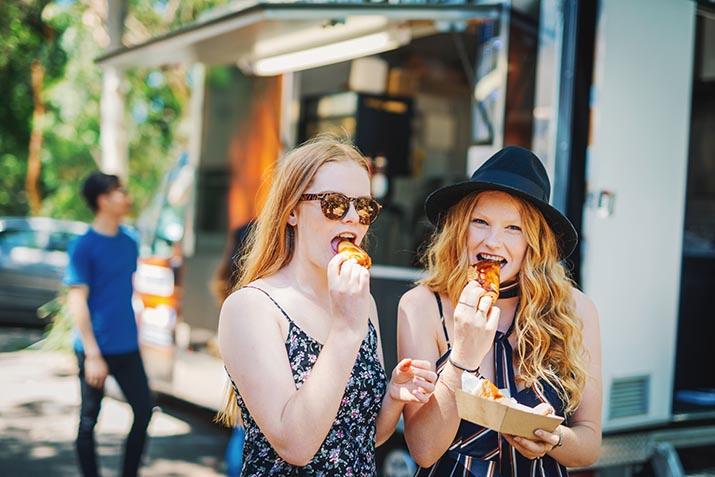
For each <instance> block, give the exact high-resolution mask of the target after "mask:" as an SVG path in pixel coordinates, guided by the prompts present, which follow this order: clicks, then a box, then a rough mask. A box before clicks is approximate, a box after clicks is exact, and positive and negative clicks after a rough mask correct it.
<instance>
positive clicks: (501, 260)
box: [477, 253, 507, 268]
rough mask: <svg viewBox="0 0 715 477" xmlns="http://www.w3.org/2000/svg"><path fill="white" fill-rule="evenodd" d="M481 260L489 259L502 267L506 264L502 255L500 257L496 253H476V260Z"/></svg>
mask: <svg viewBox="0 0 715 477" xmlns="http://www.w3.org/2000/svg"><path fill="white" fill-rule="evenodd" d="M482 260H489V261H492V262H498V263H499V266H500V267H501V268H504V267H505V266H506V264H507V261H506V259H504V258H502V257H500V256H498V255H490V254H488V253H478V254H477V261H478V262H481V261H482Z"/></svg>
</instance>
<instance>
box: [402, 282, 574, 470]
mask: <svg viewBox="0 0 715 477" xmlns="http://www.w3.org/2000/svg"><path fill="white" fill-rule="evenodd" d="M435 296H436V297H437V305H438V307H439V315H440V320H441V322H442V329H443V330H444V336H445V338H446V339H447V348H448V349H447V352H446V353H445V354H444V355H443V356H442V357H440V359H439V360H438V361H437V373H441V371H442V369H443V368H444V366H445V365H446V364H447V358H448V357H449V353H450V352H451V349H452V348H451V345H450V342H449V335H448V334H447V327H446V326H445V322H444V313H443V311H442V301H441V300H440V298H439V294H437V293H435ZM513 329H514V324H513V323H512V325H511V327H510V328H509V330H508V331H507V332H506V333H502V332H497V335H496V337H495V338H494V363H495V368H496V379H495V381H496V382H495V384H496V386H497V387H498V388H499V389H508V390H509V393H510V394H511V396H513V397H514V398H515V399H516V400H517V401H518V402H520V403H521V404H525V405H527V406H532V407H533V406H536V405H537V404H540V403H542V402H548V403H549V404H550V405H551V406H552V407H553V408H554V409H555V410H556V413H557V414H559V415H561V416H563V415H564V403H563V402H562V401H561V399H560V398H559V396H558V393H557V392H556V390H555V389H554V388H553V387H551V386H549V385H548V384H547V383H545V382H542V386H543V388H544V392H543V393H539V392H538V391H537V389H535V388H534V387H529V388H525V389H522V390H521V391H517V387H516V382H515V380H514V366H513V364H512V348H511V345H510V344H509V339H508V338H509V335H510V334H511V333H512V331H513ZM564 424H565V425H566V423H565V422H564ZM567 475H568V472H567V470H566V467H564V466H562V465H560V464H559V463H558V462H556V461H555V460H554V459H553V458H551V457H550V456H548V455H546V456H544V457H542V458H539V459H533V460H532V459H527V458H526V457H524V456H523V455H521V454H520V453H519V452H517V451H516V449H513V448H512V447H511V446H510V445H509V443H508V442H507V440H506V439H504V438H503V437H502V436H501V435H500V434H499V433H498V432H496V431H493V430H491V429H487V428H485V427H482V426H480V425H478V424H474V423H471V422H468V421H464V420H462V421H461V422H460V424H459V428H458V430H457V435H456V436H455V437H454V440H453V441H452V444H451V445H450V446H449V450H447V452H446V453H445V454H444V455H443V456H442V457H440V459H439V460H438V461H437V462H435V463H434V464H433V465H432V466H430V467H426V468H419V469H417V473H416V474H415V477H485V476H486V477H566V476H567Z"/></svg>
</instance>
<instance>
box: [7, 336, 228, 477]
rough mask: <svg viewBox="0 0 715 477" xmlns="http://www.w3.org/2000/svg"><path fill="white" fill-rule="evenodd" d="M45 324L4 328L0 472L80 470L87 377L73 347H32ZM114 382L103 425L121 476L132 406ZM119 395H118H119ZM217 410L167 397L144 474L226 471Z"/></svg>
mask: <svg viewBox="0 0 715 477" xmlns="http://www.w3.org/2000/svg"><path fill="white" fill-rule="evenodd" d="M40 338H41V331H38V330H27V329H17V328H0V476H2V477H34V476H38V477H39V476H42V477H65V476H66V477H69V476H73V477H74V476H77V475H80V474H79V469H78V467H77V463H76V458H75V450H74V439H75V435H76V430H77V423H78V415H79V382H78V378H77V374H76V373H77V365H76V361H75V359H74V356H73V355H72V354H67V353H61V352H45V351H36V350H27V349H25V348H26V346H27V345H29V344H31V343H33V342H34V341H37V340H38V339H40ZM114 386H115V387H114V389H113V387H112V385H111V383H110V384H109V385H108V394H110V395H109V396H107V397H105V398H104V400H103V403H102V411H101V413H100V418H99V423H98V424H97V428H96V440H97V451H98V455H99V459H100V464H101V467H102V475H103V476H104V477H115V476H119V472H120V468H121V464H120V463H121V458H122V452H123V451H122V446H123V442H124V438H125V436H126V434H127V433H128V431H129V428H130V426H131V420H132V414H131V410H130V408H129V406H128V405H127V404H126V403H125V402H123V401H122V400H121V394H120V393H118V390H117V388H116V385H114ZM112 396H116V397H112ZM212 416H213V412H211V411H208V410H205V409H202V408H197V407H195V406H191V405H187V404H185V403H182V402H181V401H177V400H174V399H169V398H165V397H159V398H158V400H157V408H155V412H154V415H153V417H152V421H151V424H150V426H149V435H150V438H149V442H148V445H147V450H146V452H145V463H144V465H143V466H142V468H141V471H140V475H141V476H143V477H159V476H161V477H180V476H181V477H183V476H187V477H188V476H192V477H218V476H221V475H223V469H224V462H223V458H224V451H225V448H226V444H227V442H228V439H229V437H230V432H229V431H228V430H227V429H224V428H221V427H219V426H218V425H216V424H214V423H213V422H211V418H212Z"/></svg>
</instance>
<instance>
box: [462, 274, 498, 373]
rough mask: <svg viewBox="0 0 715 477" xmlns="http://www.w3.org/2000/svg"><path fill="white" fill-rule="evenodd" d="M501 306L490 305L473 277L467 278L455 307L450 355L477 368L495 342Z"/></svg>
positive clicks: (490, 300) (490, 301) (488, 299)
mask: <svg viewBox="0 0 715 477" xmlns="http://www.w3.org/2000/svg"><path fill="white" fill-rule="evenodd" d="M499 313H500V310H499V308H497V307H496V306H492V299H491V297H490V296H488V295H485V291H484V289H483V288H481V287H480V286H479V284H478V283H477V282H476V281H470V282H469V283H467V285H466V286H465V287H464V289H463V290H462V293H461V295H460V296H459V301H458V302H457V303H456V305H455V307H454V340H453V346H452V352H451V354H450V356H451V357H452V359H453V360H454V361H455V362H457V363H459V364H461V365H462V366H465V367H467V368H470V369H471V368H476V367H478V366H479V364H480V363H481V362H482V360H483V359H484V356H486V354H487V352H488V351H489V349H490V348H491V346H492V343H493V342H494V336H495V334H496V331H497V326H498V325H499Z"/></svg>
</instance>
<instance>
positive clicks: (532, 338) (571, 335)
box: [418, 193, 588, 414]
mask: <svg viewBox="0 0 715 477" xmlns="http://www.w3.org/2000/svg"><path fill="white" fill-rule="evenodd" d="M479 197H480V193H473V194H470V195H468V196H467V197H465V198H463V199H462V200H461V201H460V202H458V203H457V204H456V205H454V206H453V207H451V208H450V209H449V211H448V212H447V214H446V216H445V218H444V221H443V223H442V225H441V227H439V228H438V229H437V230H436V231H435V233H434V235H433V237H432V241H431V243H430V245H429V247H428V248H427V250H426V252H425V255H424V256H423V261H424V262H425V265H426V266H427V270H428V273H427V276H426V277H425V278H424V279H422V280H420V281H419V282H418V283H419V284H421V285H425V286H427V287H429V288H430V290H432V291H436V292H440V293H445V294H447V296H448V297H449V299H450V300H451V301H452V303H457V301H458V298H459V295H460V293H461V292H462V289H463V288H464V284H465V283H467V271H468V268H469V257H468V255H467V238H468V229H469V224H470V220H471V214H472V210H473V209H474V207H475V206H476V205H477V202H478V201H479ZM511 197H512V199H513V200H514V203H515V204H516V205H517V208H518V210H519V212H520V214H521V219H522V226H523V227H522V230H523V233H524V236H525V238H526V243H527V249H526V254H525V256H524V261H523V262H522V266H521V271H520V273H519V287H520V297H521V298H520V306H519V310H518V312H517V316H516V318H515V320H516V323H515V325H514V332H515V333H516V338H517V346H516V348H515V350H514V359H515V364H517V369H518V370H519V375H518V377H517V379H519V380H521V381H522V382H523V383H524V385H525V386H535V387H537V388H538V389H539V390H540V391H543V386H542V385H541V382H540V380H543V381H545V382H547V383H548V384H549V385H551V386H552V387H553V388H554V389H556V390H557V392H558V393H559V396H560V398H561V399H562V400H563V401H564V402H565V403H566V413H567V414H570V413H572V412H573V411H575V410H576V409H577V408H578V406H579V404H580V402H581V396H582V392H583V388H584V386H585V384H586V379H587V375H588V371H587V369H588V368H587V359H588V356H587V354H586V351H585V349H584V347H583V339H582V323H581V320H580V319H579V318H578V317H577V316H576V314H575V303H574V299H573V291H572V287H573V286H574V285H573V282H572V281H571V279H570V278H569V277H568V274H567V272H566V270H565V268H564V266H563V264H562V263H561V261H560V257H559V251H558V246H557V243H556V238H555V236H554V233H553V232H552V230H551V228H550V227H549V225H548V224H547V223H546V221H545V219H544V216H543V215H542V214H541V212H539V211H538V209H536V208H535V207H534V206H532V205H531V204H529V203H528V202H526V201H523V200H520V199H519V198H517V197H514V196H511Z"/></svg>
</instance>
